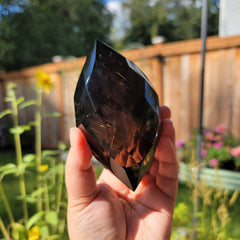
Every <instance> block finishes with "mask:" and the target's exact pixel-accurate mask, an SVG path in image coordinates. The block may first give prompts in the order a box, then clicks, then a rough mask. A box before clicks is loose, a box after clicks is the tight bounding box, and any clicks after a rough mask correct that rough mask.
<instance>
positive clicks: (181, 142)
mask: <svg viewBox="0 0 240 240" xmlns="http://www.w3.org/2000/svg"><path fill="white" fill-rule="evenodd" d="M176 146H177V147H179V148H183V147H184V142H183V141H181V140H178V141H177V142H176Z"/></svg>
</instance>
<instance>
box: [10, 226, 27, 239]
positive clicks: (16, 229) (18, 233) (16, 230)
mask: <svg viewBox="0 0 240 240" xmlns="http://www.w3.org/2000/svg"><path fill="white" fill-rule="evenodd" d="M11 236H12V238H13V239H14V240H23V239H26V232H25V227H24V226H23V225H22V224H20V223H14V224H13V226H12V231H11Z"/></svg>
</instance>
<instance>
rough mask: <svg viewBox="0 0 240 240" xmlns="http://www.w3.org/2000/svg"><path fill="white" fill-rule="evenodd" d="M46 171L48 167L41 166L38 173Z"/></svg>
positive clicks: (45, 165)
mask: <svg viewBox="0 0 240 240" xmlns="http://www.w3.org/2000/svg"><path fill="white" fill-rule="evenodd" d="M47 170H48V165H47V164H44V165H41V167H40V172H46V171H47Z"/></svg>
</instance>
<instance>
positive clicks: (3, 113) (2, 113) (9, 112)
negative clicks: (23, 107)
mask: <svg viewBox="0 0 240 240" xmlns="http://www.w3.org/2000/svg"><path fill="white" fill-rule="evenodd" d="M11 113H12V110H11V109H6V110H4V111H2V112H1V113H0V118H3V117H5V116H6V115H8V114H11Z"/></svg>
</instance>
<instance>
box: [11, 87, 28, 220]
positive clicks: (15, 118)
mask: <svg viewBox="0 0 240 240" xmlns="http://www.w3.org/2000/svg"><path fill="white" fill-rule="evenodd" d="M12 97H13V101H12V110H13V124H14V128H17V127H18V126H19V125H18V107H17V102H16V95H15V92H14V90H12ZM14 143H15V150H16V158H17V165H18V168H19V169H22V168H23V163H22V147H21V139H20V134H14ZM19 184H20V193H21V195H22V197H23V199H22V206H23V216H24V220H25V221H26V222H27V220H28V209H27V200H26V186H25V180H24V172H23V171H20V175H19Z"/></svg>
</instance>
